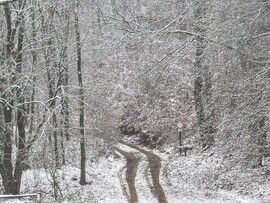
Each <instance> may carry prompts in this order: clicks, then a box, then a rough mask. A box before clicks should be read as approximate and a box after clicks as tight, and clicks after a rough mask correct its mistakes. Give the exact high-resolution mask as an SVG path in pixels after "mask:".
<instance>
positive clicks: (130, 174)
mask: <svg viewBox="0 0 270 203" xmlns="http://www.w3.org/2000/svg"><path fill="white" fill-rule="evenodd" d="M120 143H121V144H122V145H123V146H127V147H128V148H129V149H130V150H128V149H126V148H124V149H121V147H115V150H116V151H117V152H118V153H120V154H121V155H122V156H124V157H125V158H126V162H127V163H126V166H124V167H123V169H122V170H121V172H120V174H121V173H125V174H122V175H119V176H118V177H119V179H120V182H121V185H122V189H123V193H124V195H125V196H126V197H127V199H128V202H129V203H137V202H139V199H140V197H138V195H137V188H136V184H135V178H136V175H138V174H137V172H138V171H137V168H138V163H139V161H141V159H140V158H138V157H139V156H141V157H142V156H145V157H146V160H147V167H146V169H145V173H144V174H143V175H144V178H145V179H146V181H147V183H148V187H149V188H150V191H151V192H152V194H153V195H154V197H156V199H157V200H158V202H159V203H168V201H167V199H166V196H165V193H164V191H163V188H162V186H161V184H160V182H159V176H160V169H161V166H162V162H161V159H160V157H159V156H157V155H156V154H154V153H152V152H150V151H147V150H144V149H142V148H140V147H138V146H135V145H132V144H129V143H126V142H122V141H121V142H120ZM136 153H137V156H136ZM138 155H139V156H138ZM125 169H126V171H125ZM123 176H125V177H126V178H123ZM125 185H127V187H126V186H125Z"/></svg>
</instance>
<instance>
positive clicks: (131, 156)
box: [114, 147, 139, 203]
mask: <svg viewBox="0 0 270 203" xmlns="http://www.w3.org/2000/svg"><path fill="white" fill-rule="evenodd" d="M114 149H115V150H116V151H117V152H119V153H120V154H122V155H123V156H124V157H125V158H126V160H127V164H126V166H124V168H123V169H125V168H126V183H127V185H128V191H127V188H126V187H125V186H124V183H123V180H122V181H121V179H120V181H121V182H122V183H121V185H122V189H123V193H124V195H125V196H126V197H127V199H128V202H129V203H137V202H138V196H137V191H136V187H135V177H136V172H137V168H138V162H139V158H138V157H136V156H135V153H134V152H126V151H123V150H121V149H119V148H117V147H114ZM123 171H124V170H122V172H123ZM128 194H129V195H128Z"/></svg>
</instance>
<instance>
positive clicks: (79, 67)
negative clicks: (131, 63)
mask: <svg viewBox="0 0 270 203" xmlns="http://www.w3.org/2000/svg"><path fill="white" fill-rule="evenodd" d="M74 14H75V25H74V27H75V35H76V49H77V74H78V83H79V88H80V90H79V100H80V107H79V111H80V135H81V140H80V148H81V177H80V184H81V185H86V174H85V162H86V157H85V135H84V92H83V80H82V55H81V54H82V50H81V36H80V28H79V16H78V15H79V1H78V0H76V1H75V12H74Z"/></svg>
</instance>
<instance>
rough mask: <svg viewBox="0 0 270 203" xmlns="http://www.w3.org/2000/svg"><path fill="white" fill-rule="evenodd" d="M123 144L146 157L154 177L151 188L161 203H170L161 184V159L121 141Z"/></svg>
mask: <svg viewBox="0 0 270 203" xmlns="http://www.w3.org/2000/svg"><path fill="white" fill-rule="evenodd" d="M120 143H121V144H124V145H126V146H128V147H130V148H133V149H136V150H138V151H139V152H141V153H143V154H145V155H146V157H147V160H148V163H149V169H150V173H151V176H152V181H153V185H152V186H151V191H152V193H153V194H154V195H155V197H156V198H157V199H158V201H159V203H168V201H167V199H166V196H165V193H164V190H163V188H162V186H161V185H160V182H159V175H160V169H161V166H162V165H161V159H160V157H159V156H157V155H156V154H154V153H152V152H149V151H146V150H143V149H141V148H139V147H137V146H135V145H132V144H128V143H125V142H123V141H120Z"/></svg>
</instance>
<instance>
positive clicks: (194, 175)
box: [0, 140, 270, 203]
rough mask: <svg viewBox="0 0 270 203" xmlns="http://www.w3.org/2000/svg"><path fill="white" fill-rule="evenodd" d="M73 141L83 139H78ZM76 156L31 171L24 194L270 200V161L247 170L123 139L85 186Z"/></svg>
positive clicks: (217, 158) (101, 201)
mask: <svg viewBox="0 0 270 203" xmlns="http://www.w3.org/2000/svg"><path fill="white" fill-rule="evenodd" d="M73 144H74V146H76V145H77V144H78V143H77V141H75V140H73ZM76 157H77V156H76V154H72V153H71V154H70V157H69V158H70V163H73V164H67V165H66V166H64V167H62V168H61V169H57V170H54V169H50V168H47V169H39V170H37V169H35V170H34V169H31V170H27V171H26V172H25V173H24V176H23V185H22V193H31V192H37V191H40V192H41V193H42V202H46V203H50V202H51V203H53V202H57V201H56V200H55V196H57V199H58V202H66V203H67V202H74V203H75V202H76V203H77V202H78V203H80V202H81V203H83V202H85V203H88V202H89V203H92V202H93V203H95V202H96V203H127V202H128V203H269V202H270V175H269V174H268V172H269V166H266V167H263V168H259V169H246V170H243V169H240V168H237V167H233V166H231V165H230V166H227V162H229V161H230V160H228V159H229V158H224V157H222V156H221V155H218V154H215V153H213V152H210V151H209V152H205V153H203V154H202V153H200V154H191V155H188V156H182V155H179V154H177V153H175V151H174V150H173V149H167V150H166V151H164V152H163V153H161V152H158V151H150V150H148V149H144V148H142V147H138V146H135V145H132V144H128V143H126V142H121V143H118V144H116V145H115V146H114V153H110V154H107V155H104V156H102V157H100V158H99V159H97V160H93V159H89V162H88V166H87V179H88V181H89V184H88V185H86V186H83V187H82V186H80V184H79V175H80V170H79V168H78V167H76V166H78V158H76ZM76 159H77V160H76ZM91 160H92V161H91ZM228 167H230V168H228ZM263 174H264V175H263ZM0 202H5V203H7V202H10V203H14V202H31V201H30V200H17V199H14V200H6V201H4V200H0ZM32 202H33V201H32Z"/></svg>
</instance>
